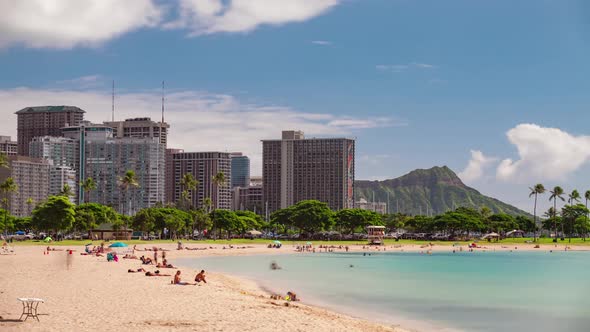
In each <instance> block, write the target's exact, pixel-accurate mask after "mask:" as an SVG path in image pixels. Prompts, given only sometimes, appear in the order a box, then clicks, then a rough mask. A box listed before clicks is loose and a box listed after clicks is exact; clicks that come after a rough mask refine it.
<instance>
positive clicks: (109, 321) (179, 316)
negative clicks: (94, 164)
mask: <svg viewBox="0 0 590 332" xmlns="http://www.w3.org/2000/svg"><path fill="white" fill-rule="evenodd" d="M157 246H158V247H161V248H165V249H167V250H169V251H167V259H168V261H169V262H170V263H172V264H175V260H176V259H179V258H198V257H205V256H227V255H244V254H246V255H256V254H271V253H272V254H277V253H279V252H280V253H281V254H283V253H284V254H289V253H290V250H288V248H283V249H279V250H277V249H268V248H266V246H254V247H253V248H248V249H226V250H223V249H220V248H221V247H222V246H217V247H218V249H209V250H202V251H190V250H189V251H187V250H178V251H177V250H175V249H176V244H158V245H157ZM143 247H150V246H148V245H146V246H143V245H138V248H143ZM207 247H209V246H207ZM61 248H62V247H60V249H61ZM66 249H73V250H75V251H74V253H73V255H72V261H71V262H70V264H71V267H70V268H69V269H68V268H67V261H66V259H67V252H66V251H65V250H66ZM129 249H131V247H129ZM273 250H274V251H273ZM44 252H45V247H40V246H19V247H16V253H15V254H14V255H2V256H0V264H2V265H3V266H4V267H5V271H4V273H2V274H0V285H2V286H1V287H2V288H1V289H0V316H1V318H0V329H1V330H3V331H73V330H75V331H91V330H96V329H100V328H104V327H105V326H108V328H109V329H111V330H114V329H116V328H123V329H125V330H131V331H136V330H145V329H146V328H147V329H149V330H156V331H158V330H161V331H193V330H195V328H196V329H198V330H205V331H219V330H223V331H236V330H239V331H276V330H279V329H280V330H283V331H300V330H305V331H341V330H347V331H378V332H381V331H389V332H409V331H408V330H407V329H401V328H399V327H395V326H387V325H384V324H378V323H375V322H371V321H368V320H364V319H359V318H354V317H351V316H348V315H344V314H340V313H337V312H333V311H331V310H328V309H325V308H320V307H314V306H311V305H307V304H302V303H301V302H290V303H289V306H285V305H284V303H285V301H282V300H271V299H270V297H269V296H267V293H266V292H265V291H264V290H262V289H261V288H260V287H259V286H258V285H256V284H254V283H252V282H251V281H248V280H246V279H243V278H239V277H235V276H231V275H226V274H219V273H207V281H208V283H207V284H204V285H201V286H192V285H191V286H176V285H171V284H170V280H171V279H172V276H170V277H146V276H144V274H143V273H127V269H136V268H139V267H140V266H142V265H141V262H140V261H139V260H128V259H121V258H120V259H119V262H118V263H115V262H110V263H108V262H107V261H106V257H95V256H81V255H80V252H83V247H81V246H77V247H73V246H70V247H69V248H68V247H63V250H59V251H52V252H50V253H49V255H46V254H44ZM148 253H149V255H148ZM142 254H146V256H149V257H152V256H153V252H150V251H147V252H143V251H138V252H136V256H138V257H139V256H141V255H142ZM143 267H145V268H146V270H148V271H154V270H156V268H155V267H151V266H149V265H148V266H147V267H146V265H143ZM204 268H205V270H207V269H206V267H204ZM159 270H160V271H162V272H166V273H167V274H174V273H175V272H176V270H177V269H176V268H173V269H159ZM180 270H181V271H182V277H183V281H189V282H192V279H193V278H194V275H195V274H196V272H197V270H196V269H189V268H185V267H180ZM18 297H39V298H43V299H44V300H45V301H46V302H45V303H42V304H40V305H39V314H40V316H39V319H40V322H37V321H36V320H33V319H32V318H29V319H28V320H27V321H26V322H19V321H17V320H18V318H19V316H20V314H21V312H22V306H21V304H20V303H19V302H18V301H17V300H16V299H17V298H18Z"/></svg>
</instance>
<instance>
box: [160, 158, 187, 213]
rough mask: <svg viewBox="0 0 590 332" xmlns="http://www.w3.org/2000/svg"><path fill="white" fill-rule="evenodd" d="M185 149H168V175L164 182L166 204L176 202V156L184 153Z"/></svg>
mask: <svg viewBox="0 0 590 332" xmlns="http://www.w3.org/2000/svg"><path fill="white" fill-rule="evenodd" d="M183 152H184V150H183V149H166V172H165V173H166V175H165V180H164V182H165V183H164V187H165V194H164V202H165V203H173V202H174V186H175V184H174V154H176V153H183Z"/></svg>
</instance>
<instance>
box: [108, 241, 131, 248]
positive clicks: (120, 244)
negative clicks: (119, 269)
mask: <svg viewBox="0 0 590 332" xmlns="http://www.w3.org/2000/svg"><path fill="white" fill-rule="evenodd" d="M122 247H127V244H126V243H123V242H115V243H113V244H111V245H110V246H109V248H122Z"/></svg>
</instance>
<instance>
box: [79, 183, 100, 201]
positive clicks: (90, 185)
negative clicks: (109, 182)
mask: <svg viewBox="0 0 590 332" xmlns="http://www.w3.org/2000/svg"><path fill="white" fill-rule="evenodd" d="M80 186H81V187H82V190H83V191H84V193H85V194H86V195H85V196H84V201H85V202H90V192H91V191H93V190H96V182H94V179H93V178H91V177H88V178H87V179H86V180H84V181H82V183H80Z"/></svg>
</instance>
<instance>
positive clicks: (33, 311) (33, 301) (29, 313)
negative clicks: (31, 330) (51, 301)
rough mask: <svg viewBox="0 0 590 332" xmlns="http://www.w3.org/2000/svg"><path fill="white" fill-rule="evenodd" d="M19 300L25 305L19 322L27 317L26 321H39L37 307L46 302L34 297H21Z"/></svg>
mask: <svg viewBox="0 0 590 332" xmlns="http://www.w3.org/2000/svg"><path fill="white" fill-rule="evenodd" d="M18 300H19V301H21V303H22V304H23V313H22V314H21V315H20V318H19V320H22V318H23V316H25V321H26V320H27V318H29V317H33V318H36V319H37V321H39V316H38V315H37V307H38V306H39V303H45V300H43V299H38V298H34V297H19V298H18Z"/></svg>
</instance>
